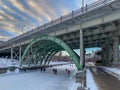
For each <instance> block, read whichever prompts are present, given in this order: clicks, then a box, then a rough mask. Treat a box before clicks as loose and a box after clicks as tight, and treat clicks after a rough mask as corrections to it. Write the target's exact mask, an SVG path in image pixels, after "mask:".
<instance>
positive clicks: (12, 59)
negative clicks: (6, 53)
mask: <svg viewBox="0 0 120 90" xmlns="http://www.w3.org/2000/svg"><path fill="white" fill-rule="evenodd" d="M11 61H13V46H11Z"/></svg>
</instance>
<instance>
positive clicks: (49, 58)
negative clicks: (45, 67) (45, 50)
mask: <svg viewBox="0 0 120 90" xmlns="http://www.w3.org/2000/svg"><path fill="white" fill-rule="evenodd" d="M58 52H60V51H54V52H53V53H52V54H51V55H50V56H49V57H48V59H47V62H48V64H49V63H50V60H51V59H52V57H53V56H54V55H55V54H56V53H58Z"/></svg>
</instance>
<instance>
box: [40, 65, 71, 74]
mask: <svg viewBox="0 0 120 90" xmlns="http://www.w3.org/2000/svg"><path fill="white" fill-rule="evenodd" d="M70 67H73V65H70ZM40 70H41V72H45V71H46V68H45V67H40ZM52 71H53V74H55V75H57V72H58V71H57V69H55V68H53V69H52ZM65 71H66V73H67V75H70V73H71V71H70V70H69V69H67V68H66V69H65Z"/></svg>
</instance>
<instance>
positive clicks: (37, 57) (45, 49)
mask: <svg viewBox="0 0 120 90" xmlns="http://www.w3.org/2000/svg"><path fill="white" fill-rule="evenodd" d="M31 48H32V51H31ZM63 50H65V51H67V52H68V53H69V55H70V56H71V57H72V59H73V61H74V63H75V65H76V67H77V69H78V70H82V69H83V66H80V64H79V61H80V57H79V55H77V54H76V53H75V52H74V51H73V50H72V49H71V48H70V47H69V46H68V45H67V44H65V43H64V42H63V41H62V40H60V39H58V38H56V37H54V36H49V35H43V36H40V37H38V38H35V39H33V40H32V41H31V42H30V44H28V46H27V47H26V49H25V50H24V52H23V55H22V59H21V62H20V65H21V66H22V64H23V61H24V60H25V56H26V55H28V53H31V54H29V58H27V59H28V60H29V61H28V62H29V63H28V65H29V66H30V65H31V63H34V64H35V65H37V63H38V62H40V65H42V64H44V65H46V63H48V64H49V62H50V60H51V58H52V57H53V56H54V55H55V54H56V53H57V52H60V51H63ZM32 60H33V61H32Z"/></svg>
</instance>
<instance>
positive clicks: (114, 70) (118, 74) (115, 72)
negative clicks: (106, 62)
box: [102, 67, 120, 80]
mask: <svg viewBox="0 0 120 90" xmlns="http://www.w3.org/2000/svg"><path fill="white" fill-rule="evenodd" d="M102 68H103V70H104V71H106V72H107V73H109V74H111V75H113V76H114V77H116V78H118V79H119V80H120V68H116V67H102Z"/></svg>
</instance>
